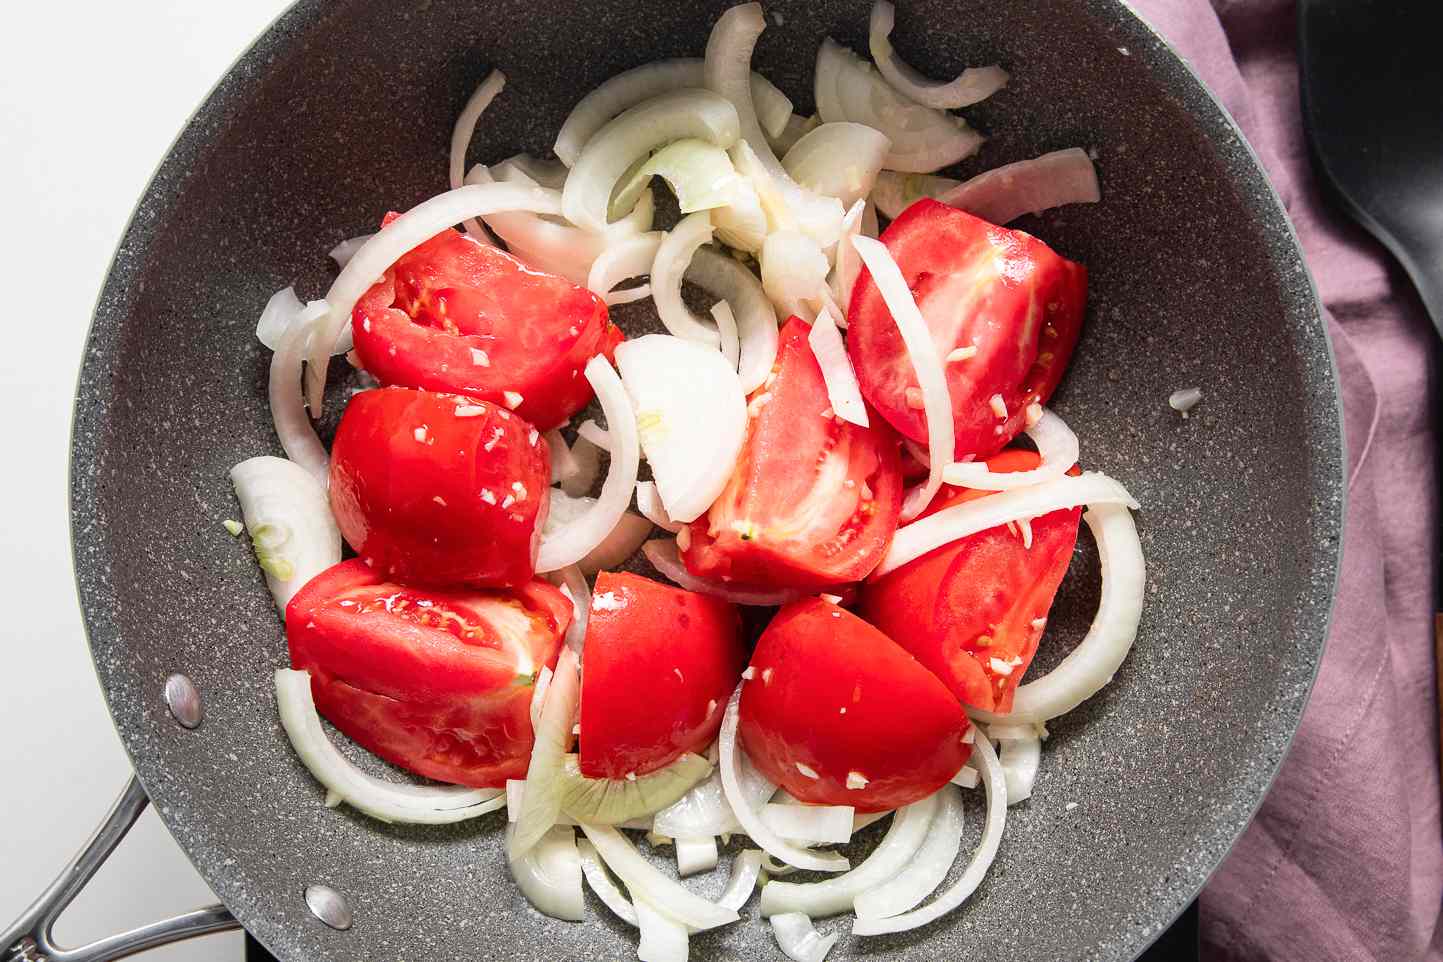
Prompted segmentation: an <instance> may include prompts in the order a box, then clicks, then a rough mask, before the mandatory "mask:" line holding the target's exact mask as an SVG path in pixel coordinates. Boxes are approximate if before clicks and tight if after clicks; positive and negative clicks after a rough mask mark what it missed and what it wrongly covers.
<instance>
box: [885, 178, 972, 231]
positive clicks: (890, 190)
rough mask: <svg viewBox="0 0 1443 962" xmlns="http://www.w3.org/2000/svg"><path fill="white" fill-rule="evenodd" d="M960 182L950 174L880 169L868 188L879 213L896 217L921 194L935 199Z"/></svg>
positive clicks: (920, 197)
mask: <svg viewBox="0 0 1443 962" xmlns="http://www.w3.org/2000/svg"><path fill="white" fill-rule="evenodd" d="M961 184H962V182H961V181H960V180H957V179H956V178H954V177H939V176H937V175H936V174H903V173H899V172H897V171H895V170H884V171H882V172H881V173H880V174H878V175H877V183H876V185H875V186H874V187H873V188H872V195H871V196H872V202H873V203H875V204H876V205H877V209H878V210H880V211H881V212H882V213H883V214H885V215H887V216H888V217H890V218H891V219H893V220H896V219H897V217H898V216H900V215H901V213H902V211H904V210H906V209H907V208H908V207H911V206H912V205H913V204H915V203H916V202H917V201H919V200H921V199H922V198H923V197H931V198H932V199H933V200H936V199H937V198H939V197H941V196H942V195H943V194H945V193H947V192H948V191H949V190H951V189H952V188H954V187H959V186H961Z"/></svg>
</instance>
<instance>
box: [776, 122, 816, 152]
mask: <svg viewBox="0 0 1443 962" xmlns="http://www.w3.org/2000/svg"><path fill="white" fill-rule="evenodd" d="M819 123H821V118H820V117H818V116H817V115H816V114H813V115H812V116H810V117H803V116H801V115H799V114H792V115H791V116H790V117H788V118H787V122H786V123H785V124H784V125H783V126H782V129H781V132H780V133H777V134H773V133H772V132H771V131H767V140H768V142H770V143H771V145H772V150H773V151H775V152H777V153H778V154H785V153H786V152H787V151H789V150H791V149H792V148H793V147H795V146H796V144H797V141H799V140H801V139H802V137H803V136H804V135H806V134H808V133H811V132H812V131H813V130H816V129H817V125H818V124H819Z"/></svg>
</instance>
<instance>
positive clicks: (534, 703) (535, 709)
mask: <svg viewBox="0 0 1443 962" xmlns="http://www.w3.org/2000/svg"><path fill="white" fill-rule="evenodd" d="M567 570H568V571H570V570H573V569H570V568H568V569H567ZM583 583H584V582H583ZM563 590H565V589H563ZM572 605H573V607H574V606H575V602H572ZM572 620H573V623H574V621H575V619H574V618H573V619H572ZM551 675H552V671H551V669H550V668H548V667H546V666H545V665H542V666H541V671H540V673H538V674H537V676H536V683H535V684H534V685H532V686H531V705H530V713H531V730H532V731H533V732H534V731H536V729H537V728H538V727H539V726H540V725H541V706H542V705H544V704H546V689H548V688H550V687H551ZM513 784H514V785H515V786H516V787H515V788H514V789H513V788H512V787H511V786H512V785H513ZM525 785H526V783H525V782H524V781H521V780H520V779H515V778H508V779H507V780H506V807H507V808H508V809H509V810H510V811H509V812H508V813H507V814H508V816H509V817H508V818H507V821H508V822H514V821H516V816H517V815H519V814H521V790H522V789H523V788H524V787H525Z"/></svg>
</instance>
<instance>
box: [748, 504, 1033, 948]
mask: <svg viewBox="0 0 1443 962" xmlns="http://www.w3.org/2000/svg"><path fill="white" fill-rule="evenodd" d="M982 500H984V501H985V500H987V499H986V498H983V499H982ZM972 757H973V758H975V759H977V760H978V761H980V762H981V768H980V771H981V772H982V784H983V786H984V787H985V788H986V790H987V820H986V822H985V823H983V826H982V840H981V841H980V842H978V843H977V850H976V851H975V852H973V853H972V861H970V862H969V863H968V864H967V868H966V870H965V871H964V872H963V873H962V877H961V878H959V879H958V880H957V881H956V882H955V883H954V884H953V885H952V887H951V888H949V889H947V891H945V892H943V893H942V894H941V895H939V896H938V897H937V899H936V901H934V902H931V903H929V904H927V905H924V906H923V907H922V908H920V909H916V910H914V911H911V912H907V913H906V914H904V915H894V916H890V917H888V918H885V919H876V918H858V919H857V921H855V922H853V923H852V934H853V935H883V934H885V933H887V932H906V931H908V930H909V929H915V928H917V927H919V926H922V925H926V924H927V923H929V922H935V921H936V920H937V919H940V918H941V917H942V916H944V915H946V914H947V913H948V912H950V911H952V910H953V909H955V908H956V907H957V906H959V905H961V904H962V903H963V902H965V901H967V897H968V896H970V895H971V894H972V893H973V892H974V891H976V890H977V886H978V885H980V884H981V882H982V877H983V876H985V875H986V874H987V870H988V869H989V868H990V867H991V866H992V860H993V859H994V858H996V857H997V847H998V846H999V845H1001V844H1002V829H1003V828H1004V827H1005V826H1006V824H1007V784H1006V782H1005V781H1004V780H1003V777H1002V766H1001V765H999V764H998V763H997V755H996V753H994V752H993V751H992V745H991V743H989V742H988V741H987V739H985V738H979V739H977V747H976V749H975V750H974V751H973V753H972ZM767 888H771V886H770V885H769V886H767ZM764 894H765V893H764Z"/></svg>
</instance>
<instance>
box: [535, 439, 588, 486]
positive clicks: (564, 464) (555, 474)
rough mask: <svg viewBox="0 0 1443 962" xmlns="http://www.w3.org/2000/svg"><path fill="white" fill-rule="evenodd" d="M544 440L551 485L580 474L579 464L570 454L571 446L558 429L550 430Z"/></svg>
mask: <svg viewBox="0 0 1443 962" xmlns="http://www.w3.org/2000/svg"><path fill="white" fill-rule="evenodd" d="M543 437H545V438H546V450H547V452H548V453H549V454H550V455H551V483H552V484H558V483H560V482H562V481H568V480H570V479H572V478H574V477H576V476H577V475H578V474H580V473H581V464H580V462H578V461H577V460H576V458H575V457H573V456H572V454H571V446H570V445H568V444H567V443H566V438H564V437H562V436H561V429H560V428H552V429H551V430H550V431H547V432H546V433H545V434H544V435H543Z"/></svg>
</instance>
